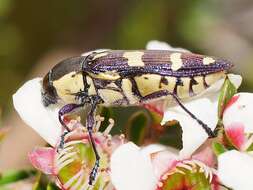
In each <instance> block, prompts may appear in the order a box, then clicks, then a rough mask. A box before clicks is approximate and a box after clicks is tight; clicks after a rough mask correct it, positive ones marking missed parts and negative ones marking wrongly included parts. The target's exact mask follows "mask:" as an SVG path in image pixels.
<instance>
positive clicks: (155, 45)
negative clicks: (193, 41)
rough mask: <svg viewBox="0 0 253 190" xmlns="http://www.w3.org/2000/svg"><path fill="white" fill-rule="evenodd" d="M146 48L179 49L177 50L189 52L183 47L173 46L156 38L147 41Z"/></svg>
mask: <svg viewBox="0 0 253 190" xmlns="http://www.w3.org/2000/svg"><path fill="white" fill-rule="evenodd" d="M146 49H147V50H171V51H179V52H190V51H189V50H186V49H183V48H174V47H172V46H170V45H169V44H167V43H166V42H160V41H157V40H152V41H149V42H148V43H147V45H146Z"/></svg>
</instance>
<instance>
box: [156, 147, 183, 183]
mask: <svg viewBox="0 0 253 190" xmlns="http://www.w3.org/2000/svg"><path fill="white" fill-rule="evenodd" d="M178 161H179V158H178V155H177V154H175V153H174V151H173V152H170V151H166V150H165V151H160V152H156V153H153V154H152V164H153V167H154V172H155V175H156V177H157V178H158V179H159V178H160V177H161V176H162V174H164V173H165V172H166V171H168V170H171V169H172V168H173V167H175V166H176V164H177V162H178Z"/></svg>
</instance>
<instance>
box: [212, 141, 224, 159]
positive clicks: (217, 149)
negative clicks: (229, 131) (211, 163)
mask: <svg viewBox="0 0 253 190" xmlns="http://www.w3.org/2000/svg"><path fill="white" fill-rule="evenodd" d="M212 148H213V151H214V153H215V155H216V156H219V155H221V154H223V153H224V152H226V151H227V150H226V148H225V147H224V146H223V145H222V144H220V143H218V142H213V144H212Z"/></svg>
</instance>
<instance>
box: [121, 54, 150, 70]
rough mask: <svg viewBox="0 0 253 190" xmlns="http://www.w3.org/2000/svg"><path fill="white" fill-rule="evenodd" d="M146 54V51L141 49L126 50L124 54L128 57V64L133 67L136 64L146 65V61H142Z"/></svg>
mask: <svg viewBox="0 0 253 190" xmlns="http://www.w3.org/2000/svg"><path fill="white" fill-rule="evenodd" d="M143 55H144V52H141V51H132V52H125V53H124V54H123V57H124V58H127V59H128V62H127V63H128V65H129V66H131V67H134V66H144V65H145V64H144V62H143V61H142V56H143Z"/></svg>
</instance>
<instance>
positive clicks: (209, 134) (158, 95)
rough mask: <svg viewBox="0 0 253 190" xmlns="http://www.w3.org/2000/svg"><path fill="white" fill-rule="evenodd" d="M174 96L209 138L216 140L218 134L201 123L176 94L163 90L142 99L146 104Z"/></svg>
mask: <svg viewBox="0 0 253 190" xmlns="http://www.w3.org/2000/svg"><path fill="white" fill-rule="evenodd" d="M168 95H170V96H172V97H173V98H174V100H175V101H176V102H177V104H178V105H179V106H180V107H181V108H182V109H183V110H184V111H185V112H186V113H187V114H188V115H190V117H191V118H193V119H194V120H196V121H197V122H198V123H199V124H200V126H201V127H202V128H203V129H204V130H205V132H206V133H207V134H208V136H209V138H214V137H216V136H217V134H216V133H215V132H213V131H212V129H211V128H210V127H208V125H207V124H205V123H204V122H203V121H201V120H200V119H198V118H197V117H196V116H195V115H194V114H193V113H192V112H191V111H190V110H188V109H187V108H186V107H185V106H184V105H183V104H182V102H181V101H180V99H179V98H178V97H177V95H176V94H174V93H172V92H169V91H167V90H161V91H158V92H154V93H152V94H149V95H147V96H145V97H143V98H142V100H141V101H142V102H146V101H149V100H153V99H156V98H161V97H165V96H168Z"/></svg>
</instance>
